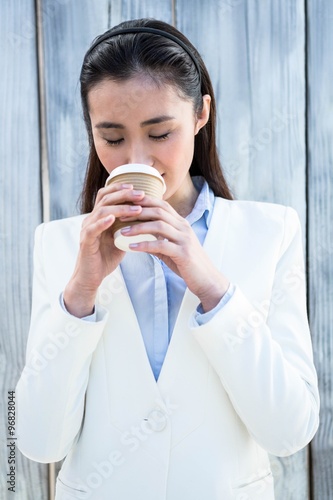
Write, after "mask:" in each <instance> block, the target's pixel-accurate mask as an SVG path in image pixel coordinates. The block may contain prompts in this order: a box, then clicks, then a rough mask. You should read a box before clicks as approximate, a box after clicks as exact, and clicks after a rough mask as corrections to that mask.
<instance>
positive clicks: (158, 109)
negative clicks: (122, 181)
mask: <svg viewBox="0 0 333 500" xmlns="http://www.w3.org/2000/svg"><path fill="white" fill-rule="evenodd" d="M203 101H204V102H203V104H204V105H203V111H202V114H201V116H198V117H197V116H195V113H194V110H193V103H192V101H190V100H184V99H182V98H181V97H179V95H178V94H177V91H176V89H175V88H174V87H172V86H168V85H160V86H159V87H158V86H157V85H156V83H154V82H153V81H152V80H151V79H149V78H143V77H136V78H132V79H130V80H127V81H125V82H115V81H111V80H104V81H103V82H101V83H100V84H98V85H96V87H94V88H93V89H92V90H91V91H90V92H89V95H88V106H89V114H90V119H91V126H92V133H93V138H94V143H95V148H96V152H97V155H98V157H99V159H100V161H101V163H102V164H103V165H104V167H105V169H106V170H107V171H108V172H109V173H110V172H111V171H112V170H113V169H115V168H116V167H118V166H119V165H124V164H126V163H144V164H146V165H150V166H153V167H154V168H156V169H157V170H158V172H159V173H160V174H161V175H162V176H163V178H164V181H165V183H166V186H167V190H166V193H165V195H164V199H165V200H168V201H169V202H170V203H171V205H176V204H177V203H179V201H180V200H185V199H187V197H189V196H190V195H191V194H192V191H193V184H192V182H191V179H190V175H189V168H190V165H191V163H192V158H193V153H194V137H195V135H196V134H197V133H198V132H199V130H200V128H202V127H203V126H204V125H205V124H206V123H207V121H208V118H209V107H210V96H208V95H207V96H204V97H203ZM172 202H175V203H172Z"/></svg>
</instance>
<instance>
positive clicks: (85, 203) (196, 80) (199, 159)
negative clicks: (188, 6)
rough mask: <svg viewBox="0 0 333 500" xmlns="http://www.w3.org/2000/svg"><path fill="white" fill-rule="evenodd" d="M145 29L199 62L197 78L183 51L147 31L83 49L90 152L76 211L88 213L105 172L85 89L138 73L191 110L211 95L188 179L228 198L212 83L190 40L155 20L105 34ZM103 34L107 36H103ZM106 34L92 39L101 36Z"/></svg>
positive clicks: (128, 24)
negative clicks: (200, 178) (197, 177)
mask: <svg viewBox="0 0 333 500" xmlns="http://www.w3.org/2000/svg"><path fill="white" fill-rule="evenodd" d="M133 27H150V28H155V29H159V30H163V31H166V32H167V33H171V34H172V35H174V36H176V37H177V38H179V39H180V40H181V41H182V42H183V43H185V44H186V46H187V47H188V49H189V51H191V53H192V54H193V56H194V57H195V58H196V60H197V61H198V64H199V67H200V70H201V75H200V74H199V73H198V70H197V68H196V66H195V64H194V63H193V60H192V59H191V57H190V56H189V54H187V52H186V51H185V50H184V49H183V48H182V47H181V46H180V45H178V44H177V43H176V42H174V41H173V40H170V39H169V38H166V37H163V36H159V35H156V34H151V33H134V34H133V33H130V34H129V33H126V34H121V35H115V36H114V37H112V36H110V38H106V39H104V40H103V41H101V43H99V44H97V45H96V47H94V48H93V49H92V50H90V49H89V50H88V51H87V53H86V55H85V57H84V60H83V64H82V69H81V74H80V84H81V100H82V108H83V116H84V121H85V124H86V128H87V132H88V137H89V146H90V153H89V159H88V166H87V171H86V176H85V181H84V186H83V190H82V193H81V212H82V213H87V212H91V211H92V209H93V207H94V203H95V198H96V195H97V192H98V190H99V189H100V188H101V187H103V186H104V184H105V181H106V178H107V176H108V173H107V171H106V169H105V168H104V166H103V165H102V163H101V162H100V160H99V158H98V156H97V153H96V149H95V145H94V141H93V136H92V129H91V122H90V116H89V108H88V94H89V91H90V90H91V89H92V88H93V87H95V86H96V85H97V84H98V83H100V82H101V81H103V80H105V79H109V80H114V81H125V80H129V79H130V78H133V77H135V76H137V75H142V74H145V73H146V74H147V73H148V74H149V75H150V76H151V77H152V78H153V79H154V81H156V82H157V84H158V85H160V84H163V83H164V84H168V85H172V86H173V87H175V88H176V90H177V92H178V93H179V94H180V96H182V97H183V98H186V99H190V100H192V102H193V105H194V110H195V112H196V113H197V114H200V112H201V111H202V106H203V99H202V96H203V95H205V94H209V95H210V96H211V99H212V100H211V108H210V118H209V121H208V123H207V124H206V125H205V127H203V128H202V129H201V130H200V131H199V133H198V134H197V135H196V136H195V146H194V155H193V160H192V164H191V167H190V175H191V176H194V175H202V176H203V177H204V178H205V179H206V181H207V182H208V184H209V186H210V187H211V188H212V190H213V191H214V194H215V195H216V196H221V197H222V198H226V199H229V200H231V199H233V196H232V194H231V192H230V190H229V187H228V185H227V182H226V180H225V178H224V175H223V173H222V168H221V164H220V160H219V157H218V153H217V148H216V137H215V130H216V103H215V97H214V91H213V87H212V83H211V80H210V77H209V74H208V71H207V68H206V66H205V64H204V62H203V60H202V58H201V56H200V55H199V53H198V52H197V50H196V49H195V47H194V46H193V45H192V44H191V43H190V41H189V40H188V39H187V38H186V37H185V36H184V35H183V34H182V33H181V32H179V31H178V30H177V29H175V28H174V27H173V26H171V25H169V24H167V23H164V22H162V21H157V20H155V19H138V20H132V21H126V22H123V23H121V24H119V25H118V26H115V27H114V28H112V29H111V30H109V31H108V32H109V33H110V35H111V34H112V32H113V31H115V30H118V29H119V28H133ZM106 33H107V32H106ZM106 33H104V34H103V35H101V36H100V37H98V38H97V39H95V40H94V42H93V43H94V44H96V42H98V40H99V38H102V37H103V38H104V37H105V35H106Z"/></svg>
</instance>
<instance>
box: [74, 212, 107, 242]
mask: <svg viewBox="0 0 333 500" xmlns="http://www.w3.org/2000/svg"><path fill="white" fill-rule="evenodd" d="M115 219H116V218H115V216H114V215H113V214H109V215H108V216H107V217H103V218H101V219H99V220H97V221H96V222H94V223H92V224H88V225H87V226H85V227H83V228H82V230H81V238H80V240H81V241H80V243H81V245H84V246H88V247H89V246H92V245H94V244H95V243H96V240H97V239H98V238H99V237H100V236H101V234H102V233H103V232H104V231H106V230H107V229H109V228H110V227H111V226H112V224H113V223H114V221H115Z"/></svg>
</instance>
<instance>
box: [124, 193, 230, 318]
mask: <svg viewBox="0 0 333 500" xmlns="http://www.w3.org/2000/svg"><path fill="white" fill-rule="evenodd" d="M135 203H136V204H137V203H139V204H140V206H141V207H142V210H141V212H140V214H139V215H138V216H136V217H135V219H136V220H141V221H142V223H140V224H135V225H134V226H132V227H131V228H130V229H127V228H125V229H123V230H122V233H123V234H124V235H125V236H126V235H136V234H144V233H149V234H153V235H154V236H156V238H157V240H156V241H150V242H142V243H137V244H135V245H131V248H132V250H134V251H141V252H149V253H151V254H154V255H156V256H157V257H159V258H160V259H161V260H163V262H165V264H166V265H167V266H168V267H169V268H170V269H171V270H172V271H174V272H175V273H176V274H178V275H179V276H181V277H182V278H183V280H184V281H185V283H186V285H187V286H188V288H189V289H190V290H191V292H192V293H194V294H195V295H196V296H197V297H198V298H199V299H200V301H201V303H202V306H203V309H204V311H205V312H206V311H209V310H210V309H212V308H213V307H215V306H216V305H217V304H218V302H219V301H220V300H221V298H222V297H223V295H224V294H225V292H226V291H227V289H228V286H229V281H228V280H227V278H226V277H225V276H224V275H223V274H222V273H221V272H220V271H219V270H218V269H216V267H215V266H214V265H213V263H212V262H211V260H210V259H209V257H208V255H207V254H206V252H205V250H204V249H203V247H202V246H201V244H200V242H199V240H198V238H197V236H196V234H195V233H194V231H193V229H192V228H191V226H190V224H189V223H188V222H187V220H186V219H184V218H183V217H181V216H180V215H179V214H178V213H177V212H176V211H175V210H174V209H173V208H172V207H171V205H170V204H169V203H168V202H167V201H163V200H158V199H157V198H152V197H148V196H145V197H144V198H143V199H141V200H140V201H137V202H135ZM121 220H122V221H124V222H125V221H131V220H134V218H133V217H121Z"/></svg>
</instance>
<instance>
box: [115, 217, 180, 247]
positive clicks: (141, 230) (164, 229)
mask: <svg viewBox="0 0 333 500" xmlns="http://www.w3.org/2000/svg"><path fill="white" fill-rule="evenodd" d="M121 233H122V234H123V235H124V236H134V235H138V234H152V235H154V236H155V237H156V238H159V239H167V240H169V241H172V242H177V244H178V245H183V244H184V243H185V242H186V239H187V238H186V234H185V233H184V232H183V231H179V230H177V229H175V228H174V227H172V226H171V225H170V224H168V223H166V222H164V221H161V220H158V221H148V222H143V223H141V224H135V225H133V226H127V227H125V228H123V229H122V230H121Z"/></svg>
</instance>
